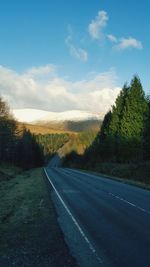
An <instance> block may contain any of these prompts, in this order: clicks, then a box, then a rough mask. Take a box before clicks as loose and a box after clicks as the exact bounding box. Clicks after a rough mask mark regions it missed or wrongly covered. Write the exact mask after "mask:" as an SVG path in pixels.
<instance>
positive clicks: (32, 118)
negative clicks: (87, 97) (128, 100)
mask: <svg viewBox="0 0 150 267" xmlns="http://www.w3.org/2000/svg"><path fill="white" fill-rule="evenodd" d="M13 115H14V117H15V118H16V119H17V120H18V121H20V122H26V123H40V122H41V123H49V122H63V121H77V122H78V121H79V122H80V121H88V120H102V119H103V117H104V114H99V113H94V112H89V111H82V110H69V111H64V112H49V111H44V110H38V109H14V110H13Z"/></svg>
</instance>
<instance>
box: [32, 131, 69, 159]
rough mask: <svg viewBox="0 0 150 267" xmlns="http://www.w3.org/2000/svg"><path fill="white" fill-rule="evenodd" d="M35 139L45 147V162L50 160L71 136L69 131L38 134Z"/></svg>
mask: <svg viewBox="0 0 150 267" xmlns="http://www.w3.org/2000/svg"><path fill="white" fill-rule="evenodd" d="M35 139H36V141H37V143H38V144H39V145H40V146H41V147H42V149H43V154H44V158H45V162H48V161H49V160H50V158H51V157H52V156H53V155H54V154H55V153H56V152H57V151H58V149H59V148H61V147H62V146H63V145H64V144H65V143H66V142H68V141H69V139H70V136H69V134H68V133H54V134H44V135H43V134H36V135H35Z"/></svg>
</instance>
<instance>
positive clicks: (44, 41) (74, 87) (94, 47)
mask: <svg viewBox="0 0 150 267" xmlns="http://www.w3.org/2000/svg"><path fill="white" fill-rule="evenodd" d="M0 4H1V6H0V36H1V39H0V65H1V71H0V90H1V94H2V96H3V95H4V97H5V98H6V99H8V101H10V103H11V105H12V107H15V108H17V107H19V108H20V107H34V108H43V109H44V106H43V105H44V99H43V101H42V102H40V90H39V89H37V90H38V91H37V95H38V94H39V99H37V98H36V99H35V102H36V104H35V103H33V102H32V99H34V97H35V96H33V88H30V91H28V94H29V95H30V94H31V99H30V101H28V99H26V97H25V95H24V92H23V91H24V90H25V86H24V85H22V83H27V84H28V83H29V81H30V82H31V83H33V84H34V87H35V88H34V91H36V88H39V86H41V85H42V83H43V85H44V86H45V87H44V86H43V88H44V89H43V90H44V92H45V91H46V90H47V86H48V85H49V84H50V83H51V86H52V84H53V85H54V84H56V79H57V82H58V81H59V82H58V83H59V86H56V88H58V87H59V89H58V92H59V93H60V88H61V89H62V87H63V90H64V92H62V94H63V96H64V95H65V94H67V93H69V96H67V97H69V98H67V100H66V99H64V100H63V101H64V103H62V104H63V105H62V106H61V104H60V106H59V107H56V103H57V101H56V102H55V107H54V106H53V105H51V109H52V110H55V111H57V110H58V111H60V110H64V109H68V108H69V109H71V108H81V107H80V106H82V105H81V104H80V105H79V106H77V105H76V104H75V101H77V99H76V100H75V99H73V98H74V97H75V95H77V94H78V101H79V98H80V99H82V98H83V95H84V94H83V92H85V91H87V87H88V86H87V83H88V82H89V83H90V82H91V87H92V81H95V79H96V80H97V77H100V79H98V81H99V82H101V81H102V80H103V82H104V79H105V82H104V84H103V86H101V85H100V89H99V90H101V94H99V93H98V85H97V84H96V87H95V89H94V85H95V83H94V82H93V89H91V90H92V92H93V91H94V92H95V94H96V92H97V95H102V90H103V91H104V89H105V88H106V89H108V87H109V88H110V90H111V92H107V91H104V94H105V92H106V94H105V100H104V99H103V101H107V98H106V95H108V94H109V93H110V97H111V98H112V102H113V101H114V98H115V97H116V94H117V92H118V91H117V90H118V89H117V90H116V91H115V89H116V88H118V87H122V85H123V83H124V82H126V81H130V80H131V78H132V76H133V75H134V74H138V75H139V77H140V78H141V81H142V84H143V86H144V89H145V91H146V93H149V88H150V87H149V84H150V78H149V77H150V76H149V69H150V53H149V47H150V34H149V24H150V16H149V10H150V2H149V1H148V0H130V1H129V0H126V1H117V0H87V1H86V0H22V1H20V0H13V1H12V0H1V1H0ZM47 66H49V70H48V69H46V68H48V67H47ZM44 68H45V69H44ZM31 69H32V71H31ZM33 69H34V71H33ZM35 70H36V71H35ZM40 71H42V73H40ZM33 72H34V75H33ZM35 72H36V75H35ZM45 72H46V75H45ZM10 73H11V75H10ZM29 73H30V75H29ZM31 73H32V75H31ZM37 73H38V75H39V76H40V77H37ZM27 74H28V75H27ZM43 74H44V76H41V75H43ZM8 76H9V86H8ZM10 76H11V77H10ZM33 76H34V77H33ZM35 76H36V77H35ZM11 79H15V81H16V83H14V85H13V87H12V86H10V83H11ZM22 79H23V81H22ZM25 79H26V80H25ZM19 82H20V83H19ZM61 82H62V83H61ZM33 84H32V85H33ZM15 85H16V87H15ZM57 85H58V84H57ZM69 85H70V88H69ZM85 85H86V86H85ZM80 86H81V92H82V94H81V92H80V93H79V91H80ZM6 87H7V88H8V87H10V88H9V89H7V90H6ZM83 87H84V88H83ZM102 87H103V88H102ZM68 88H69V89H68ZM112 88H114V95H113V96H112ZM49 90H50V89H49ZM69 90H70V91H69ZM55 91H57V89H56V90H55ZM18 92H19V93H18ZM13 93H14V94H13ZM41 93H42V92H41ZM48 93H49V95H50V96H52V95H54V93H53V94H51V92H48ZM71 93H72V95H71ZM88 93H89V96H86V97H90V89H88ZM17 94H18V96H17ZM58 95H59V96H60V94H58ZM47 96H48V95H46V94H45V97H46V98H47ZM19 97H20V98H22V100H21V99H20V98H19ZM23 97H24V102H23ZM55 99H56V95H55ZM99 100H100V101H101V98H100V96H99ZM65 101H66V102H67V101H70V106H67V105H66V106H65ZM71 101H72V106H71ZM94 101H95V100H93V102H92V103H93V105H94V104H96V102H94ZM108 102H109V101H108ZM27 103H29V104H28V105H27ZM73 103H74V104H73ZM50 104H51V103H50ZM109 104H111V101H110V102H109ZM106 106H107V105H106ZM83 108H84V107H83ZM105 108H106V109H107V108H108V107H105ZM45 109H49V108H48V103H47V104H45ZM85 109H91V110H92V107H89V108H88V106H86V105H85ZM93 109H94V108H93ZM101 109H102V107H101V108H100V109H98V108H97V109H94V110H97V111H99V110H101Z"/></svg>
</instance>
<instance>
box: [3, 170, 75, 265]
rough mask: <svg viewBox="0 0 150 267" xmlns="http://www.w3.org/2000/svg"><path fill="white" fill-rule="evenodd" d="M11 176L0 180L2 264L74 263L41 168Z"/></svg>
mask: <svg viewBox="0 0 150 267" xmlns="http://www.w3.org/2000/svg"><path fill="white" fill-rule="evenodd" d="M1 173H4V172H2V170H1ZM9 175H10V176H11V179H3V180H2V179H1V182H0V266H3V267H6V266H7V267H9V266H15V267H20V266H21V267H22V266H36V267H37V266H40V267H45V266H52V267H60V266H62V267H63V266H64V267H67V266H68V267H71V266H75V262H74V259H72V257H71V256H70V255H69V252H68V248H67V246H66V244H65V242H64V239H63V235H62V232H61V231H60V228H59V225H58V223H57V216H56V213H55V209H54V207H53V204H52V201H51V199H50V197H49V194H48V191H47V188H46V185H45V183H44V181H43V177H42V169H35V170H32V171H28V172H23V173H20V174H17V175H16V176H14V173H13V175H12V174H10V172H9V174H7V177H8V176H9Z"/></svg>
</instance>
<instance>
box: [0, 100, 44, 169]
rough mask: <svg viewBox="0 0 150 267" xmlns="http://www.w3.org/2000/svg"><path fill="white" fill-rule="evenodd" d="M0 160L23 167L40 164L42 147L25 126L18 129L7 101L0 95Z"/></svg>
mask: <svg viewBox="0 0 150 267" xmlns="http://www.w3.org/2000/svg"><path fill="white" fill-rule="evenodd" d="M0 162H8V163H11V164H14V165H17V166H19V167H21V168H23V169H29V168H33V167H39V166H42V165H43V163H44V156H43V149H42V147H41V146H40V145H39V144H38V142H37V141H36V138H35V136H34V135H32V134H31V132H30V131H29V130H27V129H26V128H25V127H23V128H22V129H20V128H19V127H18V124H17V122H16V121H15V119H14V118H13V116H12V115H11V113H10V110H9V107H8V105H7V103H6V102H5V101H4V100H3V99H2V98H1V97H0Z"/></svg>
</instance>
